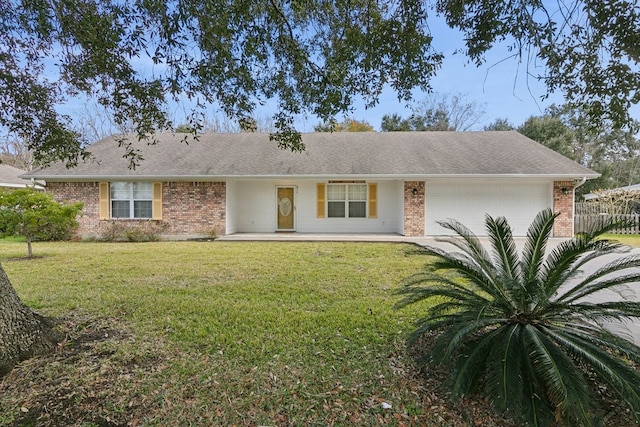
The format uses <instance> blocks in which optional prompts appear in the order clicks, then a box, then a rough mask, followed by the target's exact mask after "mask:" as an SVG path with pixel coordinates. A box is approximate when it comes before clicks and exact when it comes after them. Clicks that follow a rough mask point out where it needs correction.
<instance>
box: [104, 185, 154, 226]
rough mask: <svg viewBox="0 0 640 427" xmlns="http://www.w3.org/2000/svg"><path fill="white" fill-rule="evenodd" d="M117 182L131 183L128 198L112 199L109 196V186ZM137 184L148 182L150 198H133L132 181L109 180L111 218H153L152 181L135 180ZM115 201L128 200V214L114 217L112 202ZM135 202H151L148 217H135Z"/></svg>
mask: <svg viewBox="0 0 640 427" xmlns="http://www.w3.org/2000/svg"><path fill="white" fill-rule="evenodd" d="M118 183H125V184H131V186H130V191H129V193H130V194H129V198H127V199H114V198H113V197H111V186H112V185H113V184H118ZM136 183H138V184H148V185H149V186H150V193H151V194H150V198H149V199H136V198H134V188H133V187H134V186H133V184H134V181H112V182H109V217H110V218H111V219H116V220H143V221H145V220H150V219H152V218H153V183H152V182H136ZM114 201H116V202H118V201H120V202H124V201H126V202H129V216H127V217H124V216H120V217H114V216H113V202H114ZM135 202H150V203H151V215H150V216H148V217H137V218H136V217H135Z"/></svg>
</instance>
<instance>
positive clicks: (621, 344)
mask: <svg viewBox="0 0 640 427" xmlns="http://www.w3.org/2000/svg"><path fill="white" fill-rule="evenodd" d="M554 328H557V326H554ZM563 331H564V332H565V333H566V334H571V335H572V336H575V337H577V338H580V339H582V340H584V341H585V342H589V343H591V344H593V345H595V346H597V347H599V348H603V349H607V351H609V352H610V353H611V354H620V355H621V356H623V357H625V358H627V359H629V360H631V361H633V362H635V363H640V347H638V346H637V345H636V344H635V343H634V342H633V341H632V340H630V339H626V338H624V337H622V336H620V335H618V334H617V333H614V332H611V331H610V330H608V329H606V328H605V327H603V326H602V325H599V324H596V323H591V324H589V326H587V325H586V324H584V323H579V324H571V325H568V327H567V326H565V327H563Z"/></svg>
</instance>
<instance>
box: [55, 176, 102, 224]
mask: <svg viewBox="0 0 640 427" xmlns="http://www.w3.org/2000/svg"><path fill="white" fill-rule="evenodd" d="M46 191H47V193H50V194H51V195H52V196H53V199H54V200H55V201H57V202H63V203H75V202H82V203H84V208H83V209H82V213H81V214H80V216H78V231H77V233H78V235H80V236H95V235H97V234H98V232H99V231H100V220H99V215H98V213H99V194H100V190H99V183H98V182H47V190H46Z"/></svg>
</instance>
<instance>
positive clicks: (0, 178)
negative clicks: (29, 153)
mask: <svg viewBox="0 0 640 427" xmlns="http://www.w3.org/2000/svg"><path fill="white" fill-rule="evenodd" d="M24 173H25V171H23V170H22V169H18V168H14V167H13V166H9V165H0V187H24V186H25V185H27V184H29V181H27V180H24V179H22V178H19V176H20V175H22V174H24Z"/></svg>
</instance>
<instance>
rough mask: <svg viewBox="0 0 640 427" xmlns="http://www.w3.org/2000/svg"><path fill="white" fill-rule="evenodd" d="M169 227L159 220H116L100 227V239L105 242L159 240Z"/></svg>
mask: <svg viewBox="0 0 640 427" xmlns="http://www.w3.org/2000/svg"><path fill="white" fill-rule="evenodd" d="M166 229H167V224H166V223H164V222H159V221H138V220H136V221H123V220H114V221H111V222H110V223H109V225H106V226H103V227H102V228H101V229H100V234H99V240H101V241H104V242H157V241H158V240H160V235H161V234H162V233H163V232H164V231H165V230H166Z"/></svg>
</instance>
